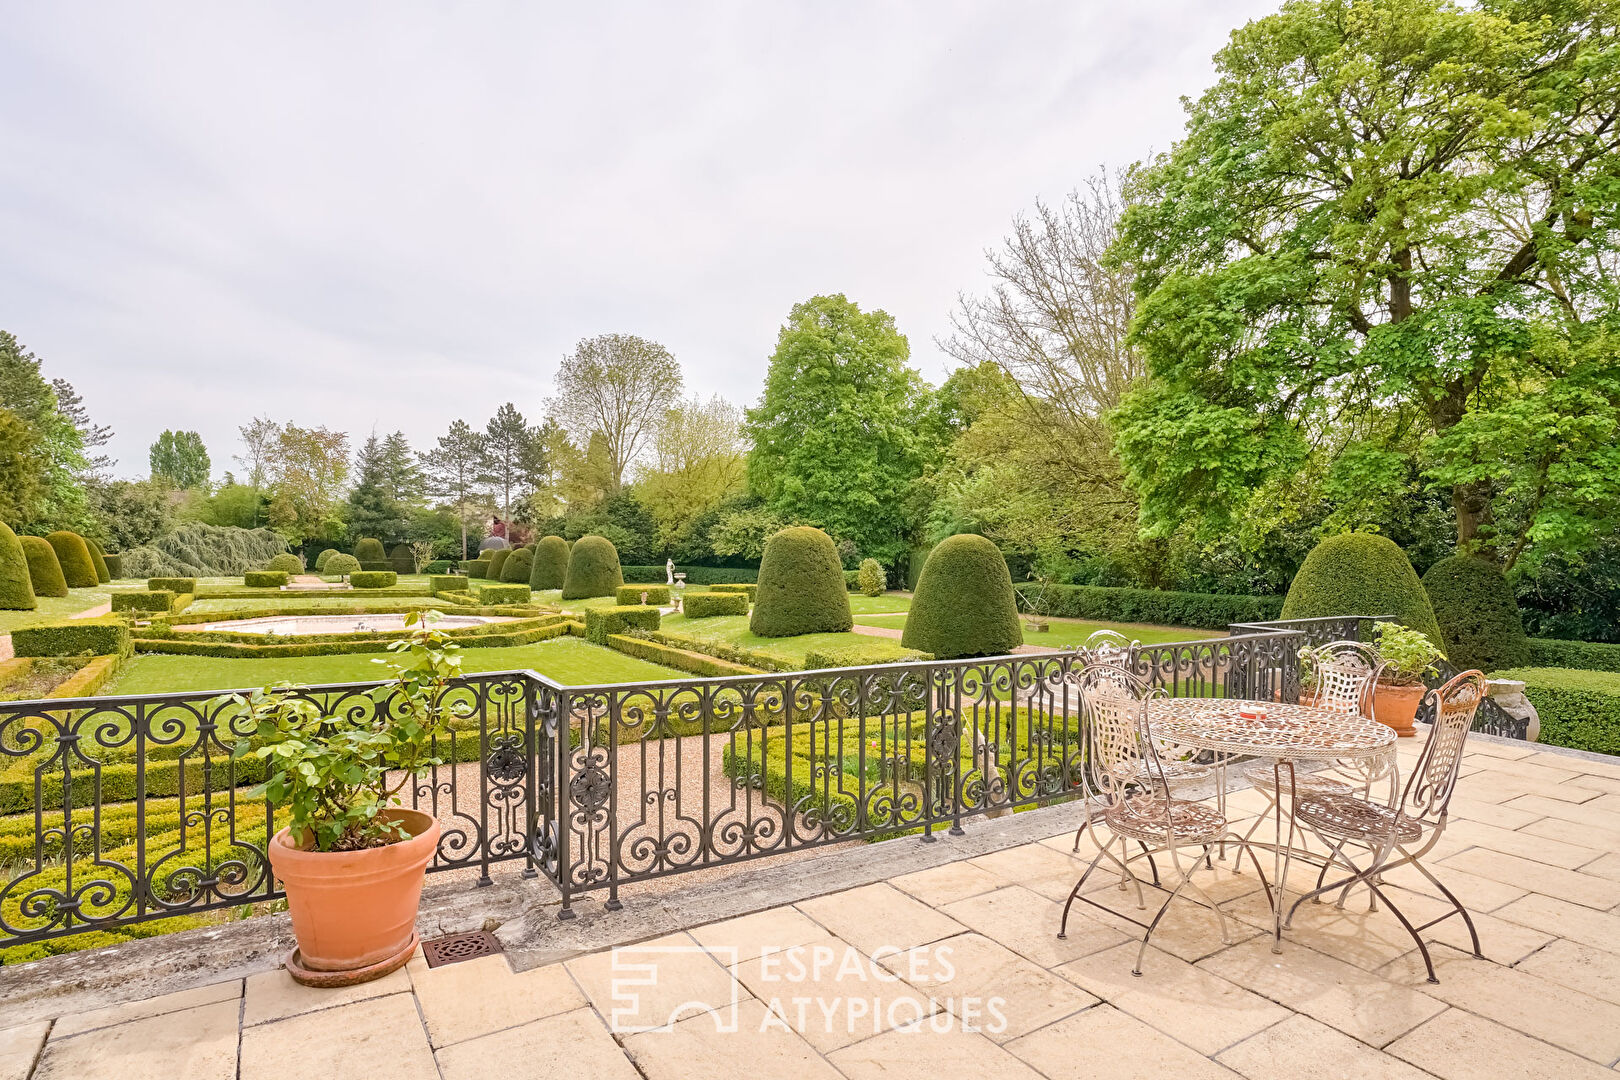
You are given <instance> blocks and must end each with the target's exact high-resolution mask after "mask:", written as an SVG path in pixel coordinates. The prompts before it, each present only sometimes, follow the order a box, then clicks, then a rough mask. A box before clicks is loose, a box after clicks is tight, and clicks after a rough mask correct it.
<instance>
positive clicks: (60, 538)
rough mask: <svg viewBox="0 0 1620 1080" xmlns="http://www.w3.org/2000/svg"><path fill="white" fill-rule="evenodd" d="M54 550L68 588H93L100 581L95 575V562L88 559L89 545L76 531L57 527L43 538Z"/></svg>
mask: <svg viewBox="0 0 1620 1080" xmlns="http://www.w3.org/2000/svg"><path fill="white" fill-rule="evenodd" d="M45 540H46V542H47V543H49V544H50V545H51V547H52V548H53V549H55V551H56V561H57V562H59V563H61V564H62V577H63V578H65V579H66V580H67V584H68V588H70V589H93V588H95V587H96V586H97V585H99V584H100V583H101V579H100V578H99V577H97V576H96V564H95V563H93V562H91V561H90V546H89V545H88V544H86V543H85V542H84V537H82V536H80V535H79V534H78V533H73V532H68V531H67V530H66V529H58V530H57V531H56V532H53V533H51V534H50V535H49V536H47V537H46V538H45Z"/></svg>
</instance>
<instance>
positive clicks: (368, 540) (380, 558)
mask: <svg viewBox="0 0 1620 1080" xmlns="http://www.w3.org/2000/svg"><path fill="white" fill-rule="evenodd" d="M354 557H355V558H356V559H359V560H360V561H361V562H363V563H368V562H387V561H388V552H386V551H384V550H383V545H382V541H381V540H378V539H377V538H376V537H372V536H366V537H362V538H361V540H360V542H359V543H357V544H355V545H354Z"/></svg>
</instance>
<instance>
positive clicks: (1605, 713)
mask: <svg viewBox="0 0 1620 1080" xmlns="http://www.w3.org/2000/svg"><path fill="white" fill-rule="evenodd" d="M1496 676H1497V677H1498V678H1502V679H1518V680H1520V681H1521V682H1523V683H1524V696H1525V697H1527V698H1529V699H1530V704H1532V705H1534V706H1535V707H1536V714H1537V715H1538V716H1539V717H1540V718H1541V741H1542V742H1544V743H1547V744H1548V745H1550V746H1568V747H1571V748H1572V749H1575V750H1590V751H1592V752H1593V753H1597V754H1620V674H1617V673H1615V672H1608V671H1570V670H1567V669H1565V668H1547V667H1532V668H1517V669H1515V668H1508V669H1507V670H1504V671H1499V672H1496Z"/></svg>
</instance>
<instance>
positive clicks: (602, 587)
mask: <svg viewBox="0 0 1620 1080" xmlns="http://www.w3.org/2000/svg"><path fill="white" fill-rule="evenodd" d="M623 584H624V576H623V574H622V573H620V571H619V552H618V549H617V548H615V547H614V546H613V544H612V543H611V542H610V541H608V540H607V539H605V538H603V537H600V536H582V537H580V538H579V539H578V540H577V541H575V543H574V547H573V550H572V551H570V552H569V553H568V577H567V579H566V580H565V581H564V582H563V591H562V598H563V599H564V600H583V599H585V598H586V597H591V596H612V595H614V594H615V593H616V592H618V589H619V586H620V585H623Z"/></svg>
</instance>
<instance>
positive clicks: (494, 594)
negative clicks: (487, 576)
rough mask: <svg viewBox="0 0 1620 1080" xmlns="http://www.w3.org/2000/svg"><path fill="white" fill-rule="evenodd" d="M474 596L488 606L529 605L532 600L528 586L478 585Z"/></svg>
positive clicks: (474, 588) (474, 590) (474, 589)
mask: <svg viewBox="0 0 1620 1080" xmlns="http://www.w3.org/2000/svg"><path fill="white" fill-rule="evenodd" d="M473 595H474V596H476V597H478V599H479V600H480V601H482V602H483V603H486V604H527V603H528V602H529V600H530V595H529V587H528V586H527V585H494V584H491V585H482V584H477V585H474V586H473Z"/></svg>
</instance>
